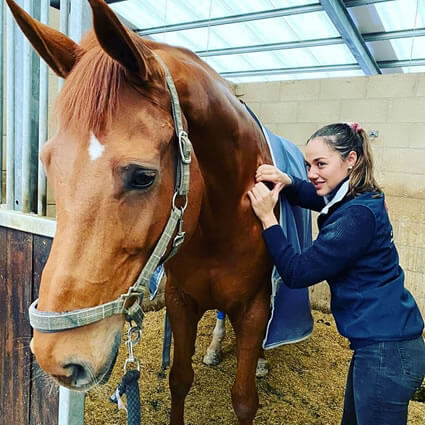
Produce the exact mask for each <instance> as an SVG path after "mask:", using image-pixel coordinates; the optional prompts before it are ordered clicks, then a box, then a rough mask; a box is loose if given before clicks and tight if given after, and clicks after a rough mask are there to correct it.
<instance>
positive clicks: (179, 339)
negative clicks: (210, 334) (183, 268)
mask: <svg viewBox="0 0 425 425" xmlns="http://www.w3.org/2000/svg"><path fill="white" fill-rule="evenodd" d="M165 300H166V305H167V312H168V317H169V318H170V323H171V328H172V330H173V338H174V356H173V364H172V366H171V369H170V379H169V385H170V392H171V415H170V424H171V425H184V400H185V398H186V395H187V393H188V392H189V390H190V387H191V386H192V382H193V375H194V373H193V368H192V356H193V353H194V350H195V338H196V329H197V324H198V321H199V319H200V317H201V314H200V313H199V312H198V311H197V309H196V305H195V303H194V302H188V301H187V300H186V298H185V300H184V301H183V299H182V297H181V296H180V294H179V292H178V291H177V289H176V288H173V287H171V288H170V285H168V284H167V288H166V294H165Z"/></svg>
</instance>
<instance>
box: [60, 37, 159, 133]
mask: <svg viewBox="0 0 425 425" xmlns="http://www.w3.org/2000/svg"><path fill="white" fill-rule="evenodd" d="M131 37H132V38H133V39H134V40H135V42H136V43H142V40H141V38H140V37H138V36H137V35H135V34H131ZM143 42H144V43H146V40H143ZM149 44H151V43H149ZM81 47H83V49H84V50H85V53H84V54H83V55H82V56H81V57H80V58H78V59H77V64H76V65H75V66H74V68H73V69H72V71H71V73H70V74H69V75H68V77H67V78H66V81H65V84H64V86H63V89H62V91H61V93H60V95H59V96H58V99H57V104H56V106H57V109H58V113H59V119H60V121H61V125H62V126H63V127H65V128H67V127H70V125H71V124H73V125H75V124H76V125H77V126H78V129H79V130H80V131H84V132H88V131H92V132H94V133H95V134H99V133H102V132H103V131H104V130H105V128H107V126H108V124H109V123H110V122H111V120H112V117H113V115H114V113H115V112H116V110H117V108H118V105H119V98H120V93H121V91H122V89H123V88H124V87H126V86H127V87H128V86H132V87H133V88H135V89H136V90H138V91H139V92H141V93H142V94H143V95H144V96H146V97H148V98H149V99H150V100H151V101H152V102H154V103H157V102H159V96H158V94H159V92H160V91H162V87H161V85H160V84H158V79H156V81H157V82H156V83H155V81H146V82H141V81H138V82H135V81H134V78H133V79H132V78H131V76H130V75H129V74H128V72H127V70H126V69H125V68H124V67H123V66H122V65H120V64H119V63H118V62H117V61H115V60H113V59H112V58H111V57H110V56H109V55H108V54H107V53H106V52H105V51H104V50H103V49H102V48H101V46H100V45H99V43H98V41H97V39H96V37H95V35H94V34H93V33H89V34H88V35H87V36H86V38H85V39H84V40H83V41H82V42H81ZM149 72H150V75H156V76H162V75H163V71H162V69H161V67H160V66H159V64H158V63H157V61H154V60H152V61H150V62H149ZM161 80H163V78H161Z"/></svg>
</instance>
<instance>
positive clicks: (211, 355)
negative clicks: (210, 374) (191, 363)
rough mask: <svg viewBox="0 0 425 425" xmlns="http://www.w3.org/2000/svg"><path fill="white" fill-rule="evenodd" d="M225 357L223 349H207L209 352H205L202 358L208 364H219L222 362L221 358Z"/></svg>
mask: <svg viewBox="0 0 425 425" xmlns="http://www.w3.org/2000/svg"><path fill="white" fill-rule="evenodd" d="M222 358H223V354H222V352H221V351H209V350H208V351H207V354H205V356H204V358H203V359H202V363H204V364H206V365H207V366H217V365H218V364H219V363H221V360H222Z"/></svg>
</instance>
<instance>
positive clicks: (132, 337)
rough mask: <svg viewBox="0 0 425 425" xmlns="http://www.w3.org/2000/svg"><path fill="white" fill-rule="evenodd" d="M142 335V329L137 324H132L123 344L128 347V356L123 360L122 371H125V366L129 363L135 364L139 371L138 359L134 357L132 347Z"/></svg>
mask: <svg viewBox="0 0 425 425" xmlns="http://www.w3.org/2000/svg"><path fill="white" fill-rule="evenodd" d="M141 337H142V329H141V328H140V327H139V326H132V327H131V328H130V329H129V330H128V332H127V341H126V342H125V345H127V348H128V357H127V359H126V361H125V362H124V373H125V372H127V366H128V365H129V364H132V363H133V364H135V366H136V369H137V370H138V371H140V364H139V361H138V360H137V359H136V358H135V357H134V351H133V347H134V346H135V345H137V344H138V342H139V341H140V338H141Z"/></svg>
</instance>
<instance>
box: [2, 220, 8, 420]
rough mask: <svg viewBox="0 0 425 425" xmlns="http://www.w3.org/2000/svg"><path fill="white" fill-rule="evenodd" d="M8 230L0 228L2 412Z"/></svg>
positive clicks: (3, 403) (5, 382)
mask: <svg viewBox="0 0 425 425" xmlns="http://www.w3.org/2000/svg"><path fill="white" fill-rule="evenodd" d="M6 238H7V229H6V228H5V227H0V412H4V411H5V393H6V388H7V381H6V377H5V374H4V369H5V359H6V339H7V327H6V323H7V302H6V300H7V288H6V280H7V246H6ZM0 424H1V425H4V419H3V415H0Z"/></svg>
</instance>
